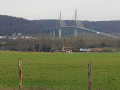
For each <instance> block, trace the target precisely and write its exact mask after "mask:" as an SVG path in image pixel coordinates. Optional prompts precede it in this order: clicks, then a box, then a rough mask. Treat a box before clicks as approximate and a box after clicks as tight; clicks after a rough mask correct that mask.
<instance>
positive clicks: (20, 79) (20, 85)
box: [18, 58, 22, 89]
mask: <svg viewBox="0 0 120 90" xmlns="http://www.w3.org/2000/svg"><path fill="white" fill-rule="evenodd" d="M18 68H19V89H21V88H22V65H21V58H19V60H18Z"/></svg>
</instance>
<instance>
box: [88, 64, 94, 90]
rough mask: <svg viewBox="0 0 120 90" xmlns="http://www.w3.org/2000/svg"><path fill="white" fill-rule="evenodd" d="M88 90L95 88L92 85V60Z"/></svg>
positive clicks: (89, 66)
mask: <svg viewBox="0 0 120 90" xmlns="http://www.w3.org/2000/svg"><path fill="white" fill-rule="evenodd" d="M88 90H93V87H92V62H89V64H88Z"/></svg>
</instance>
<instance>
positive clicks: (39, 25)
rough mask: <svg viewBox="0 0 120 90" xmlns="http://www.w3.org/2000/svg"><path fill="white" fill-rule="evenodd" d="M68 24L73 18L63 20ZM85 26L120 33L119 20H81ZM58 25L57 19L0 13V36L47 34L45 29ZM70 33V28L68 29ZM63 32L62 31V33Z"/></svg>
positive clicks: (70, 24)
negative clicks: (30, 18) (29, 17)
mask: <svg viewBox="0 0 120 90" xmlns="http://www.w3.org/2000/svg"><path fill="white" fill-rule="evenodd" d="M65 22H66V24H67V25H68V26H74V25H75V22H74V21H73V20H65ZM82 23H83V25H84V27H85V28H89V29H94V30H97V31H100V32H104V33H109V34H115V35H120V21H82ZM56 27H59V20H57V19H56V20H55V19H51V20H46V19H45V20H26V19H23V18H18V17H12V16H7V15H0V36H2V35H12V34H13V33H22V34H25V35H28V34H30V35H36V34H47V31H48V30H50V29H52V28H56ZM69 32H70V33H72V31H71V30H69ZM64 33H65V32H63V34H64Z"/></svg>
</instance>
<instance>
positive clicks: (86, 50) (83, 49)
mask: <svg viewBox="0 0 120 90" xmlns="http://www.w3.org/2000/svg"><path fill="white" fill-rule="evenodd" d="M91 51H92V50H91V48H80V52H91Z"/></svg>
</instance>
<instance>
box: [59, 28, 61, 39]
mask: <svg viewBox="0 0 120 90" xmlns="http://www.w3.org/2000/svg"><path fill="white" fill-rule="evenodd" d="M61 36H62V30H61V29H59V38H61Z"/></svg>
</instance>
